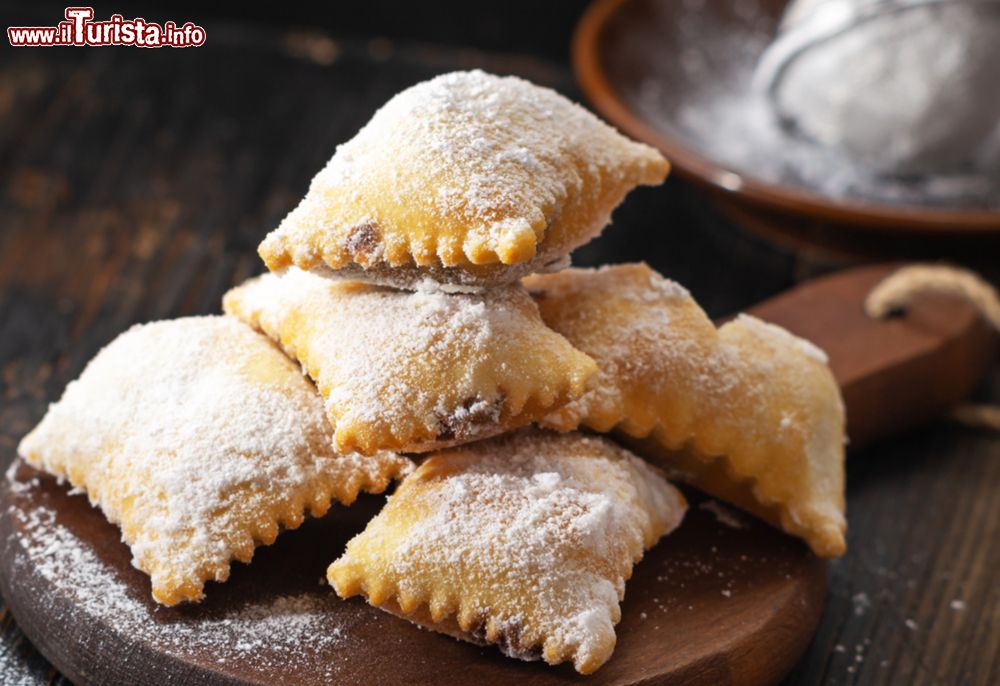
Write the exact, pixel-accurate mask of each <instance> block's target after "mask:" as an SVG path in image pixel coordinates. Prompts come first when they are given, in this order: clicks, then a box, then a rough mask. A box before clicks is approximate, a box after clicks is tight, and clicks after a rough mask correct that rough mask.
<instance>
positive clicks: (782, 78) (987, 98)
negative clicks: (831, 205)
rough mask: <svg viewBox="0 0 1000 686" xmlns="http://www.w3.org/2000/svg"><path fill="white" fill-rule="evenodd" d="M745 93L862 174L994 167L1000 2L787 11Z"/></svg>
mask: <svg viewBox="0 0 1000 686" xmlns="http://www.w3.org/2000/svg"><path fill="white" fill-rule="evenodd" d="M754 86H755V89H757V90H758V91H760V92H763V93H764V94H765V95H766V97H767V99H768V101H769V102H770V104H771V105H772V107H773V108H774V109H775V110H776V112H777V114H778V115H779V116H780V118H781V119H782V121H783V122H785V123H787V124H790V125H791V126H792V127H794V128H795V129H796V130H798V131H799V132H801V133H802V134H805V135H806V136H807V137H809V138H811V139H813V140H815V141H818V142H819V143H821V144H823V145H826V146H828V147H831V148H835V149H838V150H840V151H841V152H843V153H844V154H845V155H846V156H847V157H848V158H850V159H852V160H853V161H854V162H856V163H857V164H859V165H862V166H865V167H867V168H869V169H871V170H872V171H875V172H879V173H883V174H895V175H915V174H930V173H941V172H949V171H954V170H956V169H959V168H960V167H961V166H962V165H969V164H977V165H979V166H994V165H995V164H996V162H997V160H996V155H997V149H996V146H990V145H988V141H989V140H990V138H991V136H995V135H996V132H997V130H998V122H1000V2H997V1H996V0H798V1H797V2H793V3H792V4H791V5H790V6H789V8H788V10H787V11H786V13H785V15H784V19H783V22H782V26H781V30H780V31H779V33H778V36H777V38H776V40H775V41H774V42H773V43H772V44H771V45H770V46H769V47H768V49H767V50H766V51H765V52H764V54H763V56H762V58H761V60H760V62H759V63H758V67H757V71H756V73H755V78H754ZM991 156H992V157H993V159H984V158H985V157H991Z"/></svg>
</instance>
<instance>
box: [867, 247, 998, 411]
mask: <svg viewBox="0 0 1000 686" xmlns="http://www.w3.org/2000/svg"><path fill="white" fill-rule="evenodd" d="M921 293H947V294H949V295H955V296H959V297H962V298H965V299H966V300H968V301H969V302H971V303H972V304H973V305H974V306H975V307H976V309H977V310H979V313H980V314H981V315H982V316H983V319H985V320H986V321H987V322H989V323H990V325H991V326H992V327H993V328H994V329H996V330H997V331H998V332H1000V294H998V293H997V290H996V289H995V288H994V287H993V286H991V285H990V284H988V283H987V282H986V281H985V280H983V278H982V277H980V276H979V275H978V274H976V273H974V272H971V271H969V270H967V269H960V268H957V267H949V266H946V265H930V264H915V265H911V266H908V267H902V268H900V269H898V270H897V271H895V272H893V273H892V274H890V275H889V276H887V277H886V278H885V279H883V280H882V281H881V282H879V284H878V285H877V286H875V288H873V289H872V291H871V293H869V294H868V296H867V297H866V298H865V313H866V314H867V315H868V316H869V317H872V318H874V319H884V318H886V317H888V316H890V315H892V314H895V313H897V312H900V311H905V310H906V308H907V306H908V305H909V304H910V303H911V302H912V301H913V298H914V297H915V296H917V295H918V294H921ZM951 419H952V420H954V421H956V422H958V423H960V424H964V425H966V426H971V427H975V428H980V429H992V430H994V431H1000V406H998V405H975V404H967V405H961V406H959V407H957V408H955V409H954V410H953V411H952V413H951Z"/></svg>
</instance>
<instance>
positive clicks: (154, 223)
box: [0, 0, 1000, 684]
mask: <svg viewBox="0 0 1000 686" xmlns="http://www.w3.org/2000/svg"><path fill="white" fill-rule="evenodd" d="M677 1H680V0H677ZM584 6H585V3H583V2H579V1H576V0H574V1H569V0H551V1H550V2H544V1H538V2H527V1H525V0H508V1H506V2H497V3H484V2H479V3H468V2H443V3H389V2H384V1H375V2H373V1H362V2H350V3H344V2H342V3H323V4H320V3H315V4H314V3H309V4H306V3H274V4H266V5H258V4H253V5H248V6H245V7H241V8H240V9H239V11H238V12H237V11H236V10H234V8H233V7H232V6H227V5H225V4H217V3H193V2H181V3H166V2H162V3H156V2H152V3H143V4H136V3H126V2H120V3H115V4H107V3H105V4H100V5H98V6H96V7H95V12H96V16H97V17H98V18H104V17H106V16H108V15H110V14H111V13H113V12H118V13H121V14H123V15H125V16H127V17H133V16H144V17H145V18H147V19H149V20H152V21H159V22H162V21H165V20H168V19H173V20H176V21H181V22H183V21H188V20H190V21H193V22H195V23H198V24H201V25H203V26H205V27H206V29H207V31H208V42H207V44H206V46H204V47H203V48H197V49H188V50H171V49H159V50H139V49H136V48H100V49H90V48H56V49H19V50H14V49H12V48H10V47H9V46H7V45H6V42H5V41H4V43H3V47H2V48H0V371H2V374H0V466H2V465H3V464H5V463H6V462H7V461H8V460H9V459H11V458H12V457H13V454H14V447H15V446H16V442H17V440H19V439H20V437H21V436H22V435H23V434H24V433H25V432H26V431H27V430H28V429H30V428H31V426H33V425H34V423H35V422H37V421H38V420H39V419H40V417H41V416H42V414H43V412H44V409H45V406H46V403H47V402H49V401H51V400H54V399H55V398H57V397H58V396H59V394H60V393H61V391H62V388H63V387H64V386H65V384H66V383H67V382H68V381H69V380H71V379H73V378H74V377H76V376H77V375H78V374H79V372H80V371H81V369H82V367H83V365H84V364H85V363H86V361H87V360H88V359H89V358H90V357H92V356H93V355H94V353H96V351H97V350H98V349H99V348H100V347H101V346H102V345H104V344H105V343H107V342H108V341H109V340H111V339H112V338H113V337H114V336H115V335H117V334H118V333H120V332H121V331H123V330H124V329H125V328H127V327H128V326H129V325H130V324H132V323H134V322H138V321H146V320H150V319H157V318H164V317H176V316H182V315H187V314H197V313H209V312H217V311H218V309H219V298H220V297H221V294H222V293H223V292H224V291H225V290H226V289H227V288H228V287H229V286H230V285H232V284H234V283H236V282H238V281H240V280H242V279H243V278H245V277H246V276H248V275H250V274H252V273H256V272H259V271H261V270H262V268H263V267H262V265H261V264H260V262H259V260H258V258H257V256H256V254H255V247H256V244H257V243H258V242H259V240H260V238H261V237H262V236H263V235H264V234H265V233H266V232H267V231H268V230H269V229H271V228H273V227H274V226H276V224H277V222H278V221H280V219H281V218H282V217H283V216H284V214H285V213H286V212H287V211H288V210H289V209H290V208H291V207H292V206H293V205H294V203H295V202H296V201H297V199H298V198H299V197H301V195H302V194H303V193H304V192H305V190H306V188H307V185H308V182H309V179H310V178H311V177H312V175H313V174H314V173H315V172H316V171H317V170H318V169H319V168H320V167H321V166H322V164H323V163H324V162H325V161H326V160H327V159H328V158H329V156H330V155H331V154H332V151H333V149H334V147H335V145H336V144H337V143H338V142H340V141H343V140H346V139H347V138H349V137H350V136H351V135H352V134H353V133H354V132H355V131H356V130H357V129H358V128H359V127H360V126H361V125H362V124H363V123H364V122H365V121H366V120H367V119H368V118H369V117H370V116H371V114H372V113H373V111H374V110H375V108H377V107H378V106H379V105H380V104H381V103H382V102H384V101H385V100H387V99H388V98H389V97H391V95H393V94H394V93H396V92H398V91H399V90H401V89H402V88H405V87H406V86H409V85H411V84H413V83H415V82H417V81H420V80H422V79H425V78H428V77H430V76H433V75H434V74H438V73H441V72H445V71H450V70H453V69H462V68H472V67H482V68H485V69H488V70H491V71H495V72H498V73H516V74H519V75H522V76H525V77H527V78H529V79H531V80H533V81H536V82H539V83H542V84H545V85H549V86H552V87H554V88H556V89H558V90H560V91H562V92H563V93H565V94H567V95H568V96H570V97H571V98H573V99H576V100H582V97H581V95H580V93H579V91H578V89H577V87H576V85H575V83H574V80H573V76H572V73H571V71H570V68H569V62H568V50H569V40H570V36H571V33H572V29H573V26H574V24H575V22H576V20H577V18H578V16H579V14H580V12H581V11H582V9H583V7H584ZM63 7H64V5H61V4H54V3H49V2H43V3H32V4H31V5H30V6H29V5H13V4H3V3H0V17H2V18H3V23H4V25H5V26H8V25H18V24H42V25H50V24H55V23H56V22H57V21H59V20H60V19H61V18H62V9H63ZM317 46H319V50H318V52H317ZM331 54H333V55H334V56H335V59H333V60H332V61H330V62H329V63H326V62H327V61H328V58H329V57H330V55H331ZM614 219H615V221H614V224H613V225H612V226H611V227H609V229H608V230H607V231H606V232H605V234H604V235H603V236H602V237H601V238H600V239H598V240H597V241H595V242H594V243H592V244H591V245H589V246H587V247H585V248H584V249H582V250H580V251H579V252H578V253H577V254H576V255H575V258H574V261H575V262H576V263H578V264H597V263H602V262H620V261H626V260H636V259H645V260H647V261H648V262H650V263H651V264H652V265H653V266H654V267H655V268H657V269H658V270H660V271H661V272H663V273H664V274H665V275H667V276H669V277H671V278H674V279H676V280H678V281H680V282H682V283H684V284H685V285H686V286H688V287H689V288H690V289H691V290H692V292H693V293H694V295H695V296H696V297H697V298H698V299H699V300H700V302H701V303H702V304H703V306H704V307H705V308H706V310H708V311H709V313H710V314H712V315H714V316H719V315H723V314H726V313H729V312H732V311H734V310H737V309H739V308H743V307H746V306H747V305H750V304H752V303H754V302H756V301H758V300H761V299H763V298H765V297H767V296H769V295H772V294H775V293H777V292H779V291H781V290H783V289H785V288H787V287H789V286H791V285H792V284H794V283H795V282H797V281H799V280H802V279H803V278H806V277H809V276H812V275H816V274H819V273H822V272H825V271H828V270H831V269H836V268H841V267H844V266H848V265H849V264H850V263H849V261H847V260H844V259H843V258H834V257H831V256H829V255H826V254H824V253H822V252H820V251H798V252H793V251H791V250H787V249H784V248H781V247H777V246H773V245H771V244H769V243H767V242H765V241H763V240H761V239H759V238H757V237H755V236H753V235H751V234H748V233H746V232H744V231H742V230H740V229H739V228H738V227H735V226H733V225H731V224H730V223H729V222H727V221H725V220H723V219H722V218H721V217H720V216H719V215H718V214H717V213H716V212H715V211H714V210H713V209H712V207H711V205H710V203H709V202H707V201H706V199H705V198H704V197H703V196H702V195H701V194H700V193H698V192H697V191H696V190H695V189H693V188H692V187H690V186H688V185H686V184H684V183H683V182H682V181H680V180H678V179H676V178H672V179H671V180H669V181H668V183H667V184H666V185H665V186H664V187H662V188H653V189H649V188H646V189H640V190H637V191H636V192H635V193H634V194H633V195H631V196H630V197H629V199H628V201H627V202H626V204H625V205H624V206H623V207H622V208H620V209H619V211H617V212H616V213H615V217H614ZM980 397H981V398H982V399H986V400H993V401H994V402H995V401H996V399H997V398H1000V374H998V373H997V372H996V370H995V371H994V373H993V375H992V377H991V379H988V380H987V381H986V382H985V383H984V386H983V389H982V390H981V392H980ZM998 486H1000V438H998V437H997V436H995V435H990V434H986V433H981V432H976V431H973V430H970V429H964V428H960V427H957V426H954V425H951V424H948V423H946V422H940V423H937V424H935V425H932V426H928V427H926V428H923V429H921V430H918V431H915V432H911V433H910V434H908V435H905V436H901V437H898V438H896V439H893V440H891V441H887V442H885V443H883V444H880V445H877V446H873V447H871V448H869V449H867V450H866V451H864V452H861V453H856V454H853V455H852V456H851V458H850V463H849V491H848V496H849V521H850V532H849V550H850V552H849V553H848V555H847V556H846V557H845V558H843V559H842V560H839V561H836V562H834V563H832V564H831V565H830V584H831V587H830V593H829V601H828V605H827V608H826V611H825V614H824V617H823V620H822V624H821V626H820V629H819V631H818V633H817V635H816V637H815V638H814V640H813V643H812V645H811V647H810V649H809V651H808V653H807V654H806V656H805V657H804V659H803V661H802V662H801V664H800V665H799V666H798V667H797V668H796V670H795V671H794V672H793V674H792V675H791V676H790V677H789V683H794V684H820V683H823V684H840V683H864V684H871V683H927V684H995V683H1000V629H998V626H997V622H998V618H1000V584H998V583H997V575H996V570H997V569H1000V557H998V553H997V548H998V546H997V542H998V540H1000V498H998V497H997V491H998ZM861 594H863V596H862V595H861ZM862 597H863V598H865V599H867V600H868V601H869V602H870V605H866V604H865V603H863V602H861V600H860V599H861V598H862ZM953 600H961V601H962V602H964V603H965V607H966V609H965V610H962V611H957V610H953V609H951V601H953ZM908 619H909V620H913V622H914V623H915V626H916V628H915V629H911V628H908V627H907V624H906V620H908ZM0 634H2V635H3V641H2V642H0V684H4V683H10V682H14V680H15V679H21V678H23V679H24V680H25V683H45V682H46V681H47V680H48V679H50V678H51V677H53V672H52V670H51V668H50V667H49V666H48V664H47V663H46V662H45V661H44V659H43V658H41V657H40V656H39V655H37V653H35V652H34V651H33V649H32V648H31V647H30V646H29V645H28V644H27V643H26V641H25V640H24V638H23V636H22V635H21V634H20V633H19V632H18V630H17V628H16V624H15V622H14V621H13V619H12V618H11V617H10V616H9V615H8V614H7V613H6V611H5V610H3V609H2V603H0ZM838 646H839V648H838ZM762 649H766V647H764V648H762ZM858 655H860V656H861V658H860V660H859V659H858V657H856V656H858ZM57 680H58V679H57Z"/></svg>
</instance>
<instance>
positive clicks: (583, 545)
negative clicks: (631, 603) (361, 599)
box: [331, 430, 684, 669]
mask: <svg viewBox="0 0 1000 686" xmlns="http://www.w3.org/2000/svg"><path fill="white" fill-rule="evenodd" d="M412 479H413V483H412V484H411V483H410V482H409V481H407V482H404V484H403V485H402V486H401V487H400V489H399V491H397V493H396V494H395V495H394V496H393V497H392V498H391V499H390V502H389V505H387V507H386V509H385V510H384V511H383V513H382V514H380V515H379V516H378V517H377V518H376V519H375V520H373V521H372V523H371V524H370V525H369V527H368V529H367V530H366V531H365V532H364V533H362V534H360V535H359V536H358V537H357V538H356V539H354V541H352V542H351V543H349V544H348V550H347V553H346V554H345V556H344V557H343V558H341V560H338V561H337V562H336V563H334V565H333V566H332V567H331V579H332V580H334V582H335V583H341V584H342V582H343V581H344V578H343V577H342V576H341V574H342V573H344V572H343V570H348V571H347V572H346V573H347V574H349V575H353V574H354V573H356V571H357V568H356V567H354V565H355V564H356V561H360V560H364V559H365V555H366V553H365V550H367V549H368V546H369V545H379V544H378V541H380V540H392V541H395V542H396V543H394V544H393V545H392V546H387V547H386V548H385V553H384V555H385V556H384V558H382V559H380V560H379V561H378V567H380V568H381V567H383V566H384V572H382V573H384V574H385V575H386V576H387V577H388V578H391V579H392V580H393V583H395V585H396V586H397V588H398V591H399V594H400V595H402V596H403V597H411V598H428V599H432V598H433V599H437V600H436V602H440V599H441V598H442V597H448V596H454V597H455V599H456V601H459V602H461V603H462V605H463V607H465V606H466V605H470V604H471V607H475V608H477V611H476V612H475V613H474V614H476V615H478V617H476V618H474V619H472V620H469V621H473V622H480V623H482V625H483V626H484V627H486V631H487V632H488V631H489V628H490V627H491V626H500V627H507V628H508V631H507V634H508V635H502V636H500V637H496V638H493V639H491V640H492V641H493V642H500V643H501V645H502V646H505V647H506V648H507V652H508V653H510V654H513V655H514V656H516V657H522V658H524V657H526V656H530V655H535V656H537V654H538V651H540V650H541V645H540V644H541V643H542V642H543V641H544V644H545V647H546V654H547V655H560V654H567V651H570V652H569V653H568V655H569V656H572V655H573V653H575V657H573V659H574V661H575V662H576V664H577V668H578V669H580V667H581V665H588V664H591V660H599V661H603V659H606V655H605V656H604V657H600V658H598V657H597V655H598V653H602V652H603V651H604V650H606V649H607V650H608V653H610V650H609V641H611V642H612V643H613V639H612V637H613V625H614V624H615V623H616V622H617V621H618V618H619V615H620V611H619V609H618V602H619V600H620V599H621V598H622V597H623V595H624V592H625V578H626V577H627V576H628V574H629V571H630V569H631V566H632V564H633V562H634V561H636V560H637V559H638V558H639V557H640V556H641V554H642V551H643V549H644V547H646V546H649V545H651V544H652V543H653V542H654V541H655V540H656V539H657V538H659V536H660V535H662V534H663V533H665V531H668V530H670V529H672V528H673V527H674V526H676V525H677V523H678V522H679V520H680V517H681V515H682V514H683V512H684V504H683V499H682V498H681V496H680V495H679V494H678V492H677V491H676V490H674V489H673V488H672V487H671V486H669V484H667V483H666V481H664V480H663V478H662V476H660V475H659V474H658V473H656V472H655V471H654V470H653V469H651V468H650V467H649V466H648V465H646V464H645V463H643V462H642V461H640V460H638V458H636V457H634V456H633V455H631V454H630V453H628V452H627V451H625V450H623V449H621V448H619V447H617V446H615V445H614V444H612V443H610V442H609V441H607V440H605V439H601V438H590V437H585V436H582V435H579V434H566V435H558V434H550V433H545V432H539V431H529V430H524V431H521V432H518V433H515V434H511V435H508V436H504V437H502V438H499V439H493V440H490V441H485V442H482V443H477V444H473V445H471V446H468V447H463V448H459V449H456V450H454V451H449V452H445V453H439V454H437V455H435V456H434V457H432V458H431V459H430V460H428V461H427V462H426V463H424V465H423V466H422V467H420V468H419V469H418V471H417V472H415V473H414V474H413V476H412ZM412 508H416V510H415V511H419V512H421V513H422V515H421V516H420V517H418V518H417V520H416V521H415V522H407V524H406V525H407V529H406V534H405V536H403V537H400V536H398V534H395V533H393V527H394V526H399V525H401V524H402V523H401V522H397V521H396V518H397V512H407V511H413V510H412ZM385 537H389V538H385ZM355 555H357V556H359V557H357V558H355ZM382 555H383V553H381V552H380V553H379V557H381V556H382ZM373 571H374V570H373ZM437 580H441V581H443V583H444V584H445V585H444V587H441V586H440V585H438V584H436V583H435V582H436V581H437ZM369 583H377V582H375V581H374V580H369ZM342 589H343V585H338V590H342ZM471 633H472V634H474V635H475V634H476V633H477V632H476V631H471ZM484 635H488V633H487V634H484ZM474 637H475V636H474ZM480 638H481V637H480ZM550 650H551V653H550V652H549V651H550ZM564 659H565V658H564ZM598 664H599V662H598Z"/></svg>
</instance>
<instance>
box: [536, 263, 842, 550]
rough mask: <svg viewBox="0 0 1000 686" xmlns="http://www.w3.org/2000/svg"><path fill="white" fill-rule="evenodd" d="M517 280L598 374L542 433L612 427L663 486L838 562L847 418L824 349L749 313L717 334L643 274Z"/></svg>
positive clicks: (628, 270)
mask: <svg viewBox="0 0 1000 686" xmlns="http://www.w3.org/2000/svg"><path fill="white" fill-rule="evenodd" d="M524 283H525V285H526V287H527V288H528V289H529V291H530V292H531V293H532V294H533V296H534V297H535V300H536V301H537V302H538V305H539V310H540V311H541V313H542V318H543V319H544V320H545V322H546V323H547V324H548V325H549V326H551V327H552V328H553V329H555V330H556V331H558V332H559V333H561V334H563V335H564V336H565V337H566V338H567V339H569V341H570V343H572V344H573V345H574V346H576V347H578V348H579V349H581V350H583V351H584V352H586V353H587V354H589V355H590V356H592V357H593V358H594V360H595V361H596V362H597V365H598V367H599V369H600V371H599V372H598V376H597V380H596V382H595V383H593V390H591V391H589V392H588V393H586V394H585V395H584V396H583V397H581V398H580V399H578V400H576V401H573V402H571V403H569V404H567V405H566V406H564V407H562V408H560V409H559V410H556V411H555V412H553V413H551V414H549V416H547V417H546V418H545V419H544V420H543V422H542V424H543V425H544V426H548V427H550V428H553V429H557V430H559V431H570V430H573V429H576V428H577V427H579V426H585V427H588V428H591V429H593V430H595V431H601V432H606V431H612V430H615V431H616V432H617V433H618V434H619V435H622V436H624V437H625V442H626V444H627V445H629V446H630V447H631V448H632V449H634V450H635V451H636V452H637V453H639V454H640V455H643V456H644V457H647V458H650V459H652V460H653V461H654V462H655V463H656V464H658V465H660V466H663V467H665V468H666V469H667V471H668V473H669V474H670V475H671V476H676V477H677V478H678V479H682V480H685V481H687V482H689V483H691V484H693V485H694V486H696V487H698V488H700V489H701V490H704V491H706V492H708V493H710V494H712V495H714V496H717V497H719V498H722V499H725V500H728V501H730V502H732V503H734V504H736V505H738V506H740V507H742V508H744V509H747V510H749V511H750V512H753V513H754V514H756V515H758V516H760V517H761V518H763V519H764V520H765V521H768V522H770V523H771V524H773V525H775V526H778V527H780V528H782V529H784V530H785V531H786V532H788V533H791V534H793V535H795V536H799V537H801V538H803V539H804V540H805V541H806V542H807V543H808V544H809V545H810V546H811V547H812V549H813V550H814V551H815V552H816V554H818V555H821V556H824V557H836V556H839V555H841V554H843V552H844V550H845V543H844V532H845V530H846V526H847V525H846V520H845V518H844V409H843V404H842V402H841V399H840V392H839V390H838V388H837V384H836V382H835V381H834V379H833V376H832V375H831V373H830V370H829V368H828V367H827V365H826V356H825V355H824V354H823V352H822V351H821V350H819V349H818V348H816V347H815V346H814V345H812V344H811V343H809V342H807V341H804V340H802V339H800V338H797V337H795V336H793V335H792V334H790V333H788V332H787V331H785V330H784V329H781V328H779V327H777V326H774V325H771V324H766V323H764V322H762V321H760V320H758V319H755V318H753V317H750V316H746V315H741V316H739V317H738V318H736V319H735V320H733V321H730V322H728V323H726V324H724V325H723V326H722V327H720V328H719V329H716V327H715V326H714V325H713V324H712V322H711V321H710V320H709V319H708V317H707V316H706V315H705V313H704V312H703V311H702V310H701V308H700V307H698V305H697V303H695V301H694V300H693V299H692V298H691V296H690V295H689V294H688V292H687V291H686V290H684V289H683V288H682V287H681V286H679V285H677V284H675V283H673V282H671V281H668V280H666V279H664V278H663V277H661V276H660V275H659V274H657V273H656V272H654V271H652V270H651V269H650V268H649V267H647V266H646V265H645V264H630V265H618V266H612V267H605V268H602V269H599V270H587V269H572V270H567V271H564V272H560V273H558V274H551V275H548V274H547V275H537V276H532V277H529V278H527V279H525V280H524Z"/></svg>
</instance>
